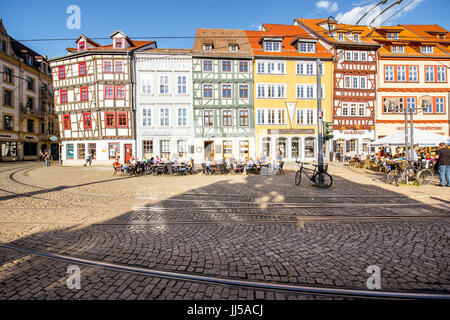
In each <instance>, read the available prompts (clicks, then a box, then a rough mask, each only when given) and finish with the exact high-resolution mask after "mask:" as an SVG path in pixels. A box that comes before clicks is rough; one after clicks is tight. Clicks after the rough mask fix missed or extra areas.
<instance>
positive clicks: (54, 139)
mask: <svg viewBox="0 0 450 320" xmlns="http://www.w3.org/2000/svg"><path fill="white" fill-rule="evenodd" d="M50 140H52V141H56V140H58V138H57V137H55V136H51V137H50Z"/></svg>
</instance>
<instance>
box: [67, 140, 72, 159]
mask: <svg viewBox="0 0 450 320" xmlns="http://www.w3.org/2000/svg"><path fill="white" fill-rule="evenodd" d="M66 149H67V159H68V160H73V144H72V143H70V144H67V145H66Z"/></svg>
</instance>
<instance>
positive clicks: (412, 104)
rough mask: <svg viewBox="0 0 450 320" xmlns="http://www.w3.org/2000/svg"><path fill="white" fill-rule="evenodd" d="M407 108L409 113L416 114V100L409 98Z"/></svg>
mask: <svg viewBox="0 0 450 320" xmlns="http://www.w3.org/2000/svg"><path fill="white" fill-rule="evenodd" d="M406 108H407V112H411V110H412V112H416V98H414V97H409V98H406Z"/></svg>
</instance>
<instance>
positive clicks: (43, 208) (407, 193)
mask: <svg viewBox="0 0 450 320" xmlns="http://www.w3.org/2000/svg"><path fill="white" fill-rule="evenodd" d="M289 169H291V170H289ZM292 169H295V167H293V166H291V167H288V168H287V170H285V174H284V175H274V176H260V175H232V174H228V175H212V176H209V175H207V176H205V175H203V174H200V173H199V174H194V175H186V176H164V175H163V176H153V175H147V176H126V175H125V176H120V175H119V176H113V174H112V170H111V169H110V168H109V167H100V166H98V167H96V166H92V167H65V166H58V165H55V166H51V167H48V168H47V167H45V166H43V165H42V164H36V163H34V162H21V163H9V164H6V163H1V164H0V180H1V187H0V299H101V300H107V299H130V300H135V299H138V300H141V299H159V300H174V299H177V300H178V299H195V300H211V299H212V300H218V299H219V300H237V299H239V300H241V299H242V300H260V299H270V300H272V299H275V300H278V299H282V300H292V299H299V300H304V299H308V300H309V299H342V298H344V299H348V298H355V296H354V295H353V294H347V295H346V294H343V290H344V291H345V290H356V291H359V292H362V291H371V292H377V291H378V292H384V291H386V292H400V293H412V292H415V293H421V294H424V295H426V294H440V295H441V296H442V297H444V296H446V297H447V298H448V297H449V291H450V272H449V265H448V263H449V257H450V252H449V249H448V248H449V237H448V234H449V213H450V205H449V204H450V191H449V190H448V188H447V189H446V188H441V187H439V186H436V185H428V186H421V187H417V186H400V187H397V186H392V185H388V184H386V183H385V181H384V177H383V176H382V175H381V174H377V173H373V172H368V171H364V170H363V169H356V168H353V167H348V166H345V165H343V164H330V166H329V173H330V174H331V175H332V176H333V179H334V182H333V186H332V188H330V189H326V190H322V189H318V188H316V187H314V186H312V185H311V184H310V183H309V181H308V182H307V181H305V180H303V181H302V183H301V184H300V186H295V184H294V174H295V171H294V170H292ZM71 265H75V266H77V267H78V268H79V270H80V275H81V279H80V289H70V288H69V287H68V285H67V284H68V283H69V282H70V281H71V279H72V278H71V276H72V273H68V271H67V270H68V267H69V266H71ZM369 266H378V267H379V268H380V271H381V274H380V289H370V288H368V287H367V280H368V278H369V277H370V276H371V274H369V273H368V272H367V268H368V267H369ZM311 288H313V289H314V290H315V291H308V289H311ZM327 290H331V291H327ZM333 290H334V291H333Z"/></svg>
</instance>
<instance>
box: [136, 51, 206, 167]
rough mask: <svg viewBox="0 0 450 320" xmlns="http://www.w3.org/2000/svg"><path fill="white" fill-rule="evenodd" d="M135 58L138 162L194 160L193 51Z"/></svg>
mask: <svg viewBox="0 0 450 320" xmlns="http://www.w3.org/2000/svg"><path fill="white" fill-rule="evenodd" d="M135 56H136V59H135V62H136V90H135V93H136V122H137V123H136V130H137V135H136V146H137V156H138V159H143V157H144V156H145V157H147V158H150V157H152V156H156V155H158V156H159V157H160V158H163V159H167V158H170V159H174V158H179V159H189V158H192V159H194V158H195V148H194V143H195V141H194V140H195V139H194V129H193V128H194V126H193V122H194V121H193V116H192V49H160V48H158V49H151V50H147V51H142V52H137V53H136V54H135ZM196 160H197V161H200V160H201V159H199V158H197V159H196Z"/></svg>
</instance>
